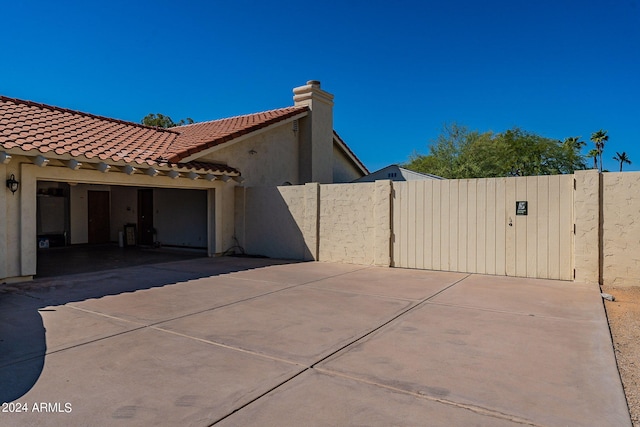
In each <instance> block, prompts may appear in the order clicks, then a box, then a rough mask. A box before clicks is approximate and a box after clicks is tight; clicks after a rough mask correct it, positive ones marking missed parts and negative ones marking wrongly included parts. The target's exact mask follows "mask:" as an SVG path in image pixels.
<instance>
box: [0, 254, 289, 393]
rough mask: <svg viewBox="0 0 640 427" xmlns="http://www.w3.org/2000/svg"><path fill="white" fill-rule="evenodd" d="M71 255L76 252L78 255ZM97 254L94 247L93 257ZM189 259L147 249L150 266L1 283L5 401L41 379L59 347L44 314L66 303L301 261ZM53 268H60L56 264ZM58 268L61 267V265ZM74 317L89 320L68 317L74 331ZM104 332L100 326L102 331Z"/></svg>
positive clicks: (0, 362)
mask: <svg viewBox="0 0 640 427" xmlns="http://www.w3.org/2000/svg"><path fill="white" fill-rule="evenodd" d="M76 252H77V251H74V253H76ZM60 253H61V254H62V253H63V252H62V251H61V252H60ZM98 253H99V251H98ZM104 253H105V254H106V256H108V257H113V256H114V255H113V250H112V249H111V248H108V250H105V251H104ZM71 256H72V257H73V254H71ZM95 256H96V252H95V251H94V252H93V253H92V254H91V256H90V257H91V258H94V257H95ZM76 258H77V257H76ZM185 258H186V260H183V261H174V262H164V263H163V264H157V265H150V264H149V262H153V261H155V262H162V261H161V260H163V259H164V260H166V259H175V257H173V258H170V257H166V256H163V255H162V254H158V253H155V254H154V253H152V254H151V255H149V256H145V255H144V254H143V255H142V257H140V256H139V257H138V258H137V261H143V262H142V264H146V265H138V266H135V267H128V268H117V269H112V270H107V271H102V272H97V273H96V272H92V273H81V274H74V275H68V276H59V277H52V278H42V279H36V280H34V281H31V282H24V283H20V284H15V285H2V286H0V384H1V385H2V386H1V387H0V402H12V401H15V400H18V399H20V397H22V396H24V395H25V394H26V393H27V392H28V391H29V390H30V389H31V388H32V387H33V386H34V384H35V383H36V382H37V381H38V378H39V377H40V374H41V372H42V370H43V367H44V361H45V355H46V354H50V353H52V352H56V351H57V350H58V349H56V348H47V336H46V334H47V330H46V327H45V324H44V322H43V316H46V314H47V313H52V312H56V311H58V312H59V311H60V310H63V308H61V307H60V306H63V305H65V304H68V303H71V302H79V301H85V300H88V299H99V298H103V297H105V296H109V295H118V294H122V293H125V292H136V291H140V290H144V289H151V288H157V287H163V286H166V285H172V284H176V283H179V282H185V281H189V280H195V279H200V278H203V277H211V276H218V275H223V274H229V273H234V272H240V271H246V270H251V269H256V268H262V267H265V266H269V265H281V264H289V263H295V262H296V261H284V260H272V259H266V258H262V259H256V258H244V257H223V258H209V262H206V263H203V262H202V261H203V260H202V258H201V257H200V258H198V259H195V260H189V258H193V254H191V255H185ZM75 261H77V260H75ZM145 261H146V262H145ZM48 262H51V260H49V261H48ZM101 265H102V266H107V265H110V266H113V265H114V262H113V259H111V260H110V259H106V260H105V261H104V263H103V264H101ZM85 268H86V269H87V270H88V269H89V268H90V265H88V264H87V265H84V266H83V265H80V266H76V267H75V268H74V270H75V271H82V270H84V269H85ZM94 268H95V267H94ZM47 271H49V272H51V271H54V268H50V269H49V270H47ZM56 271H58V272H59V271H60V269H58V270H56ZM88 281H90V283H91V285H90V286H87V283H88ZM74 320H78V321H85V319H84V318H78V319H74V318H73V317H71V318H69V319H68V320H67V321H68V322H69V330H71V329H72V328H74V327H77V324H76V325H74V324H73V323H74ZM93 327H96V325H86V328H85V330H87V333H88V334H89V339H90V334H91V332H90V331H89V330H90V329H91V328H93ZM100 332H101V331H95V333H97V334H99V333H100ZM85 342H86V338H85Z"/></svg>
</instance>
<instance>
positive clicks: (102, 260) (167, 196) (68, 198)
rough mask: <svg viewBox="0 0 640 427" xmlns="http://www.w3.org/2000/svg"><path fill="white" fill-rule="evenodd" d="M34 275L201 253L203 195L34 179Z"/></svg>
mask: <svg viewBox="0 0 640 427" xmlns="http://www.w3.org/2000/svg"><path fill="white" fill-rule="evenodd" d="M36 221H37V239H38V254H37V272H36V277H52V276H58V275H64V274H73V273H82V272H89V271H99V270H106V269H112V268H120V267H127V266H134V265H142V264H150V263H156V262H167V261H171V260H182V259H189V258H195V257H203V256H206V255H207V192H206V191H205V190H191V189H172V188H144V187H134V186H131V187H126V186H116V185H95V184H82V183H65V182H53V181H38V187H37V215H36Z"/></svg>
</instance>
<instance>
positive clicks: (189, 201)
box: [153, 188, 207, 248]
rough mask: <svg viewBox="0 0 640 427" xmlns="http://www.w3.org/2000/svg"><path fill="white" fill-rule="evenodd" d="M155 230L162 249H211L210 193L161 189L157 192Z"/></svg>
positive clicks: (154, 194) (154, 203)
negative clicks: (208, 211)
mask: <svg viewBox="0 0 640 427" xmlns="http://www.w3.org/2000/svg"><path fill="white" fill-rule="evenodd" d="M153 226H154V228H155V229H156V230H157V232H158V234H157V237H156V238H157V240H158V241H159V242H160V243H161V244H162V245H170V246H182V247H190V248H206V247H207V193H206V192H205V191H202V190H176V189H164V188H159V189H155V190H154V191H153Z"/></svg>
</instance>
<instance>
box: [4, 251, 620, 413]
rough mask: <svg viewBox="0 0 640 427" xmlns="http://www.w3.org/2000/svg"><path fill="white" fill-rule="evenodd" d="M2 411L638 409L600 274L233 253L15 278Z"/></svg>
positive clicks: (7, 315) (7, 302)
mask: <svg viewBox="0 0 640 427" xmlns="http://www.w3.org/2000/svg"><path fill="white" fill-rule="evenodd" d="M0 401H2V402H6V403H4V404H3V405H2V412H0V425H2V426H25V425H41V426H75V425H92V426H114V425H125V426H148V425H167V426H174V425H185V426H187V425H193V426H211V425H225V426H232V425H237V426H246V425H260V426H270V425H271V426H283V425H292V426H297V425H312V426H313V425H381V426H386V425H407V426H410V425H411V426H415V425H435V426H438V425H442V426H450V425H486V426H518V425H520V426H521V425H534V426H538V425H539V426H543V425H544V426H562V425H584V426H591V425H598V426H630V425H631V421H630V417H629V413H628V409H627V406H626V400H625V397H624V393H623V390H622V385H621V382H620V378H619V376H618V372H617V368H616V363H615V357H614V354H613V349H612V345H611V337H610V334H609V329H608V325H607V321H606V315H605V313H604V308H603V304H602V301H601V298H600V295H599V289H598V286H597V285H595V286H590V285H584V284H580V283H573V282H560V281H549V280H533V279H520V278H507V277H498V276H483V275H469V274H464V273H452V272H435V271H421V270H406V269H394V268H380V267H371V266H360V265H347V264H337V263H320V262H310V263H297V262H291V261H281V260H266V259H248V258H218V259H207V258H203V259H193V260H185V261H177V262H170V263H164V264H155V265H145V266H138V267H131V268H124V269H119V270H112V271H108V272H101V273H87V274H78V275H73V276H65V277H59V278H55V279H42V280H36V281H34V282H29V283H25V284H21V285H14V286H10V287H9V286H5V287H0Z"/></svg>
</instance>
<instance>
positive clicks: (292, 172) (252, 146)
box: [201, 123, 298, 187]
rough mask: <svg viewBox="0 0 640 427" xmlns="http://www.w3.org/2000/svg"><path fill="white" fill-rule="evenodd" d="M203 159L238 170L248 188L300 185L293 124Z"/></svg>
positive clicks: (228, 147)
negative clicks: (286, 183) (286, 184)
mask: <svg viewBox="0 0 640 427" xmlns="http://www.w3.org/2000/svg"><path fill="white" fill-rule="evenodd" d="M201 160H203V161H207V162H214V163H223V164H227V165H229V166H232V167H234V168H237V169H238V170H240V171H241V172H242V177H243V178H244V179H245V181H244V183H243V184H244V185H245V186H247V187H253V186H276V185H282V184H284V183H285V182H288V183H290V184H298V136H297V133H295V132H294V131H293V124H292V123H284V124H282V125H281V126H277V127H275V128H273V129H270V130H267V131H265V132H263V133H261V134H259V135H257V136H254V137H252V138H247V139H245V140H242V141H239V142H234V143H231V144H229V145H228V146H226V147H223V148H220V149H218V150H215V151H213V152H211V153H209V154H207V155H206V156H203V157H202V158H201Z"/></svg>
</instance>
